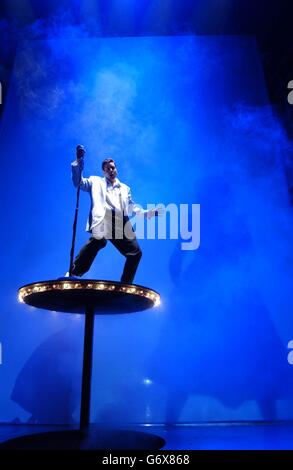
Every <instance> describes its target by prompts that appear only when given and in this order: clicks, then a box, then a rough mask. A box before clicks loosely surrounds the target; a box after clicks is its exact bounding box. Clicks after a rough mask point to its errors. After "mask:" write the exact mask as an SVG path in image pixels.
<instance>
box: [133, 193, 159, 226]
mask: <svg viewBox="0 0 293 470" xmlns="http://www.w3.org/2000/svg"><path fill="white" fill-rule="evenodd" d="M128 208H129V209H128V213H129V215H132V214H134V215H142V216H144V217H147V218H148V219H151V218H152V217H154V216H158V215H162V213H163V212H162V210H161V209H160V208H157V209H150V210H147V209H143V208H142V207H141V206H139V205H138V204H136V203H135V202H134V201H133V199H132V196H131V191H130V188H128Z"/></svg>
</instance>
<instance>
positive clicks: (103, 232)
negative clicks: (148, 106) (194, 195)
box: [67, 146, 159, 284]
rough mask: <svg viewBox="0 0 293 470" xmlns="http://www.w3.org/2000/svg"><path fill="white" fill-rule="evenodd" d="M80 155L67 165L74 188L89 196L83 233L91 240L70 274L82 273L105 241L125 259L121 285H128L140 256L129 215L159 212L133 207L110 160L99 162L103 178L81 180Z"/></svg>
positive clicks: (81, 166)
mask: <svg viewBox="0 0 293 470" xmlns="http://www.w3.org/2000/svg"><path fill="white" fill-rule="evenodd" d="M84 154H85V150H84V148H83V147H82V146H78V147H77V149H76V160H75V161H74V162H73V163H72V164H71V169H72V180H73V184H74V186H75V187H78V186H79V185H80V188H81V189H82V190H83V191H86V192H88V193H89V194H90V197H91V209H90V214H89V219H88V222H87V228H86V230H87V231H88V232H91V234H92V236H91V237H90V239H89V240H88V242H87V243H86V244H85V245H84V246H83V248H82V249H81V250H80V252H79V254H78V255H77V257H76V258H75V260H74V263H73V268H72V271H71V273H72V274H73V275H74V276H82V275H83V274H84V273H86V272H87V271H88V270H89V269H90V267H91V265H92V263H93V261H94V259H95V257H96V255H97V253H98V251H99V250H101V249H102V248H104V247H105V246H106V244H107V240H109V241H110V242H111V243H112V244H113V245H114V246H115V247H116V248H117V249H118V250H119V251H120V253H121V254H123V255H124V256H125V257H126V261H125V265H124V270H123V273H122V276H121V282H123V283H126V284H131V283H132V282H133V279H134V276H135V273H136V270H137V267H138V264H139V262H140V259H141V256H142V252H141V249H140V247H139V244H138V242H137V239H136V236H135V233H134V230H133V228H132V225H131V223H130V221H129V215H132V214H143V215H144V216H147V217H148V218H151V217H153V216H155V215H158V214H159V212H158V211H157V210H155V209H152V210H149V211H147V210H143V209H141V208H140V207H138V206H137V205H135V204H134V202H133V201H132V198H131V191H130V188H129V187H128V186H126V185H125V184H124V183H121V182H120V181H119V180H118V178H117V168H116V165H115V162H114V160H113V159H112V158H107V159H105V160H104V161H103V162H102V170H103V173H104V177H103V178H102V177H99V176H90V177H89V178H84V177H83V176H82V170H83V166H84V161H83V157H84ZM67 275H69V273H67Z"/></svg>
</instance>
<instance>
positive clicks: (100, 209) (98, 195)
mask: <svg viewBox="0 0 293 470" xmlns="http://www.w3.org/2000/svg"><path fill="white" fill-rule="evenodd" d="M71 172H72V181H73V184H74V186H75V187H78V185H79V182H80V188H81V189H82V190H83V191H86V192H88V193H89V194H90V197H91V208H90V213H89V217H88V220H87V225H86V231H87V232H90V231H91V229H92V228H93V227H95V226H96V225H99V224H100V223H101V222H102V221H103V219H104V217H105V213H106V191H107V181H106V178H101V177H100V176H90V177H89V178H83V177H82V178H81V180H80V169H79V166H78V163H77V161H76V160H75V161H74V162H72V163H71ZM118 181H119V180H118ZM119 184H120V188H121V203H122V206H123V211H124V215H126V216H130V215H132V214H146V213H147V210H144V209H142V208H141V207H140V206H138V205H137V204H135V203H134V202H133V201H132V198H131V191H130V188H129V186H127V185H126V184H124V183H121V181H119Z"/></svg>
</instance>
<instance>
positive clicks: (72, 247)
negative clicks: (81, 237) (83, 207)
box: [69, 170, 82, 276]
mask: <svg viewBox="0 0 293 470" xmlns="http://www.w3.org/2000/svg"><path fill="white" fill-rule="evenodd" d="M81 173H82V170H80V177H79V183H78V187H77V192H76V203H75V214H74V221H73V228H72V243H71V250H70V264H69V276H72V269H73V259H74V248H75V238H76V227H77V219H78V209H79V194H80V182H81Z"/></svg>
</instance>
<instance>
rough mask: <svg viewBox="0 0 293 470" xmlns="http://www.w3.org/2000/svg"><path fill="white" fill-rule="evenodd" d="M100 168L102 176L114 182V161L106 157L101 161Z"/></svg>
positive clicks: (115, 170) (115, 171)
mask: <svg viewBox="0 0 293 470" xmlns="http://www.w3.org/2000/svg"><path fill="white" fill-rule="evenodd" d="M102 170H103V172H104V176H105V177H106V178H107V179H108V180H109V181H110V182H111V183H114V181H115V178H116V176H117V168H116V165H115V162H114V160H113V159H112V158H106V159H105V160H104V161H103V162H102Z"/></svg>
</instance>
